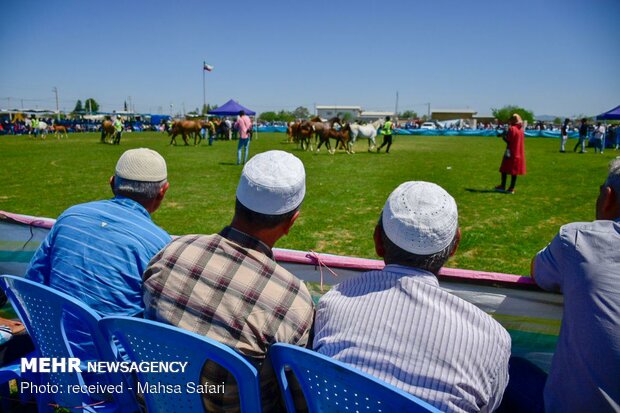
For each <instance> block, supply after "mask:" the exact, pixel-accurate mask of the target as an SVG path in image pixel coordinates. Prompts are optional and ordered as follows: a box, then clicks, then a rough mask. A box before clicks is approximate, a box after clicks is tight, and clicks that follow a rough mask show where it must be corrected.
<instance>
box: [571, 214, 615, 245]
mask: <svg viewBox="0 0 620 413" xmlns="http://www.w3.org/2000/svg"><path fill="white" fill-rule="evenodd" d="M580 233H581V234H589V233H591V234H595V233H610V234H615V235H618V236H619V238H618V240H619V241H620V223H619V222H618V221H610V220H604V219H602V220H596V221H591V222H571V223H570V224H566V225H563V226H562V228H560V236H561V237H562V238H563V239H565V240H567V241H570V240H574V239H575V237H576V236H577V235H578V234H580Z"/></svg>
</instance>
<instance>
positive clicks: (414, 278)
mask: <svg viewBox="0 0 620 413" xmlns="http://www.w3.org/2000/svg"><path fill="white" fill-rule="evenodd" d="M460 238H461V232H460V229H459V227H458V211H457V206H456V202H455V201H454V198H452V196H450V194H448V193H447V192H446V191H445V190H444V189H443V188H441V187H440V186H438V185H436V184H433V183H430V182H421V181H412V182H405V183H403V184H401V185H400V186H399V187H398V188H396V189H395V190H394V191H393V192H392V194H391V195H390V196H389V198H388V200H387V202H386V203H385V206H384V207H383V211H382V212H381V218H380V219H379V222H378V224H377V226H376V227H375V232H374V243H375V251H376V252H377V255H379V256H380V257H382V258H383V260H384V262H385V264H386V266H385V267H384V269H383V270H380V271H379V270H377V271H370V272H366V273H364V274H362V275H360V276H359V277H356V278H352V279H349V280H346V281H343V282H342V283H341V284H339V285H337V286H335V287H333V288H332V289H331V290H330V291H329V292H328V293H327V294H325V295H324V296H323V297H322V298H321V300H320V301H319V304H318V308H317V313H316V320H315V326H314V332H315V337H314V346H313V347H314V349H315V350H316V351H318V352H320V353H322V354H325V355H327V356H330V357H333V358H335V359H337V360H340V361H342V362H345V363H349V364H351V365H353V366H355V367H357V368H359V369H361V370H363V371H365V372H367V373H369V374H372V375H374V376H376V377H378V378H380V379H382V380H384V381H386V382H388V383H390V384H392V385H394V386H396V387H398V388H399V389H401V390H404V391H406V392H408V393H410V394H412V395H414V396H417V397H418V398H420V399H422V400H424V401H426V402H428V403H429V404H431V405H433V406H434V407H436V408H437V409H439V410H441V411H444V412H480V411H484V412H487V411H489V412H490V411H493V410H495V409H496V408H497V407H498V406H499V405H500V402H501V400H502V395H503V393H504V389H505V388H506V385H507V383H508V359H509V357H510V336H509V335H508V333H507V332H506V330H505V329H504V328H503V327H502V326H501V325H500V324H499V323H497V322H496V321H494V320H493V319H492V318H491V317H490V316H489V315H487V314H486V313H484V312H483V311H481V310H480V309H478V308H477V307H475V306H474V305H472V304H470V303H468V302H467V301H465V300H462V299H460V298H458V297H456V296H455V295H452V294H451V293H450V292H448V291H445V290H444V289H442V288H441V287H440V286H439V282H438V280H437V274H438V273H439V270H440V269H441V267H442V266H443V265H444V263H445V262H446V261H447V259H448V258H449V257H450V256H452V255H453V254H454V253H455V251H456V249H457V246H458V243H459V241H460Z"/></svg>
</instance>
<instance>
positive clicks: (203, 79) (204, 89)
mask: <svg viewBox="0 0 620 413" xmlns="http://www.w3.org/2000/svg"><path fill="white" fill-rule="evenodd" d="M206 64H207V62H205V61H203V62H202V109H203V110H204V108H205V106H206V105H207V92H206V88H205V65H206Z"/></svg>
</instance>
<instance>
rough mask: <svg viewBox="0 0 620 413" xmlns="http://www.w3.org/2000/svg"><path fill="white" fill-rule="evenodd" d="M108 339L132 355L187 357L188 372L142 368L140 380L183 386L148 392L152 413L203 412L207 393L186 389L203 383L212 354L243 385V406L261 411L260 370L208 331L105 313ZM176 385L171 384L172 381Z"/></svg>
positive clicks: (165, 358)
mask: <svg viewBox="0 0 620 413" xmlns="http://www.w3.org/2000/svg"><path fill="white" fill-rule="evenodd" d="M99 325H100V326H101V329H102V330H103V331H104V332H105V333H106V334H107V336H108V339H110V340H112V339H116V340H118V342H119V343H120V345H121V346H122V347H123V349H124V350H125V352H126V354H127V356H128V357H129V359H130V360H131V361H134V362H137V363H140V362H151V361H154V362H170V361H176V362H187V365H186V367H185V370H184V372H175V373H157V372H137V373H136V375H137V377H138V381H139V382H140V383H142V384H143V385H144V384H145V383H149V384H154V383H159V385H163V386H166V388H168V389H174V388H175V387H174V386H180V387H179V388H180V390H181V391H180V393H170V392H167V393H150V392H149V393H144V399H145V402H146V406H147V409H148V411H149V413H154V412H173V411H177V412H202V411H204V407H203V403H202V394H200V393H189V392H187V391H186V390H187V387H186V386H187V383H194V384H201V381H200V373H201V371H202V368H203V365H204V364H205V362H206V361H207V360H212V361H215V362H216V363H218V364H220V365H221V366H222V367H224V368H225V369H227V370H228V371H230V373H231V374H232V375H233V376H234V377H235V380H236V381H237V385H238V388H239V399H240V400H241V411H242V412H243V413H246V412H260V411H261V399H260V388H259V378H258V372H257V371H256V369H255V368H254V366H252V364H250V363H249V362H248V361H247V360H245V359H244V358H243V356H241V355H240V354H238V353H237V352H235V351H234V350H233V349H231V348H230V347H228V346H226V345H224V344H221V343H219V342H217V341H215V340H212V339H210V338H208V337H204V336H200V335H198V334H195V333H193V332H190V331H186V330H182V329H180V328H178V327H174V326H169V325H165V324H163V323H160V322H157V321H151V320H144V319H136V318H131V317H105V318H103V319H102V320H101V321H100V322H99ZM170 386H172V387H170Z"/></svg>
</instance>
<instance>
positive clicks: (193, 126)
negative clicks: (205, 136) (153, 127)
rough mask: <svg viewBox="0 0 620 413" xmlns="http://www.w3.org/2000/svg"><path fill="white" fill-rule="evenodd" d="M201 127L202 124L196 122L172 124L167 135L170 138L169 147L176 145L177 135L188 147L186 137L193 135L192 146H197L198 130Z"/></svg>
mask: <svg viewBox="0 0 620 413" xmlns="http://www.w3.org/2000/svg"><path fill="white" fill-rule="evenodd" d="M202 127H203V122H202V121H198V120H179V121H176V122H174V123H173V124H172V128H170V130H169V131H168V135H169V136H172V139H170V145H172V144H173V143H174V144H175V145H176V144H177V139H176V138H177V135H181V136H182V137H183V142H185V145H186V146H187V145H189V142H188V140H187V137H188V136H189V137H190V138H191V137H192V135H194V146H196V145H198V143H199V140H200V130H201V129H202Z"/></svg>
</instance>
